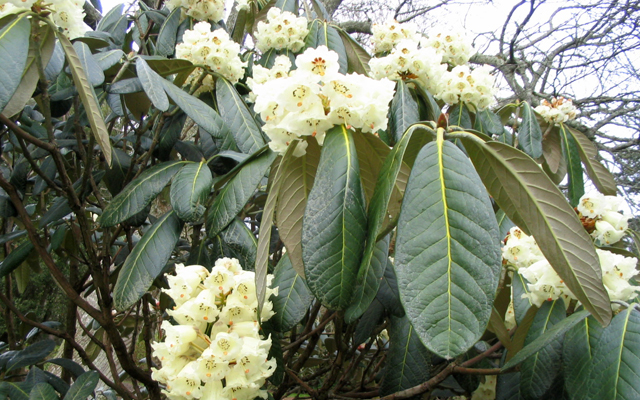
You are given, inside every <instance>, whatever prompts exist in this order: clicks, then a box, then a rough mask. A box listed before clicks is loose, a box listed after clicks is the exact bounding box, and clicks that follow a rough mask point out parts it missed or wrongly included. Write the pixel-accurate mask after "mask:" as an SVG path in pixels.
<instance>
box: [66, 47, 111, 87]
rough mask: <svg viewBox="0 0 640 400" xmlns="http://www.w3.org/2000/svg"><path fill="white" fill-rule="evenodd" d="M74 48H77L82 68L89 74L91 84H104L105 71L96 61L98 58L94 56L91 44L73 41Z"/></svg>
mask: <svg viewBox="0 0 640 400" xmlns="http://www.w3.org/2000/svg"><path fill="white" fill-rule="evenodd" d="M73 48H74V49H75V50H76V54H77V55H78V58H79V59H80V63H81V65H82V69H83V70H84V72H85V73H86V74H87V79H88V80H89V83H90V84H91V86H98V85H102V83H104V72H103V71H102V68H101V67H100V65H99V64H98V63H97V62H96V59H95V58H93V54H91V49H90V48H89V46H87V44H86V43H83V42H80V41H76V42H74V43H73Z"/></svg>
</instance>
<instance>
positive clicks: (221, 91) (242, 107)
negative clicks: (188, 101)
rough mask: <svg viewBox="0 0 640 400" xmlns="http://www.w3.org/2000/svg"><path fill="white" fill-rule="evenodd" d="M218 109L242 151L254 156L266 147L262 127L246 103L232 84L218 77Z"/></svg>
mask: <svg viewBox="0 0 640 400" xmlns="http://www.w3.org/2000/svg"><path fill="white" fill-rule="evenodd" d="M216 99H217V101H218V109H219V110H220V115H221V116H222V119H223V120H224V122H225V124H226V125H227V126H228V127H229V129H230V130H231V132H232V133H233V137H234V138H235V139H236V143H237V144H238V148H239V149H240V151H242V152H243V153H246V154H252V153H255V152H256V151H258V150H259V149H260V148H261V147H262V146H264V145H265V141H264V138H263V137H262V133H261V131H260V125H258V123H257V122H256V120H255V118H254V117H253V114H252V113H251V111H249V107H247V105H246V104H245V103H244V101H243V100H242V98H241V97H240V95H239V94H238V92H237V91H236V89H235V88H234V87H233V85H232V84H231V82H229V81H228V80H226V79H224V78H223V77H221V76H218V77H217V79H216Z"/></svg>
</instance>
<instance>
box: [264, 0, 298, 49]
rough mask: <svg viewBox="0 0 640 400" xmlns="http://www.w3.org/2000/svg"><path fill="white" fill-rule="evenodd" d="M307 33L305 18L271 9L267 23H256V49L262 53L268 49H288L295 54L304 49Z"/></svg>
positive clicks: (276, 8)
mask: <svg viewBox="0 0 640 400" xmlns="http://www.w3.org/2000/svg"><path fill="white" fill-rule="evenodd" d="M308 33H309V29H308V28H307V19H306V18H304V17H296V16H295V15H294V14H293V13H290V12H289V11H282V10H280V9H279V8H278V7H271V8H270V9H269V12H268V13H267V22H266V23H265V22H263V21H260V22H258V29H257V32H256V47H257V48H258V50H260V51H261V52H263V53H264V52H265V51H267V50H269V49H276V50H282V49H289V50H291V51H293V52H294V53H296V52H298V51H300V50H301V49H302V48H303V47H304V39H305V38H306V37H307V34H308Z"/></svg>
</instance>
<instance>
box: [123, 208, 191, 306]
mask: <svg viewBox="0 0 640 400" xmlns="http://www.w3.org/2000/svg"><path fill="white" fill-rule="evenodd" d="M181 231H182V222H181V221H180V219H179V218H178V216H177V215H176V214H175V212H173V211H170V212H168V213H166V214H165V215H163V216H162V217H160V218H158V220H157V221H156V222H155V223H154V224H153V225H152V226H151V227H150V228H149V230H148V231H147V232H145V234H144V236H142V238H141V239H140V241H138V244H136V246H135V247H134V248H133V250H132V251H131V254H129V256H128V257H127V259H126V260H125V262H124V265H123V266H122V269H121V270H120V274H119V275H118V280H117V282H116V284H115V287H114V288H113V304H114V307H115V308H116V309H117V310H126V309H127V308H129V307H131V306H132V305H133V304H135V303H136V302H137V301H138V300H139V299H140V298H141V297H142V295H144V294H145V293H146V292H147V290H149V287H150V286H151V284H152V283H153V281H154V280H155V279H156V278H157V277H158V275H160V273H162V270H163V269H164V267H165V264H166V263H167V261H168V260H169V257H170V256H171V253H172V252H173V248H174V247H175V245H176V243H177V242H178V239H179V238H180V232H181Z"/></svg>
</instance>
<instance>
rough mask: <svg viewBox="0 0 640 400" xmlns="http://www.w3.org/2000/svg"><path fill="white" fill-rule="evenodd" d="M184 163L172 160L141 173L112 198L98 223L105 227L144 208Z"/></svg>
mask: <svg viewBox="0 0 640 400" xmlns="http://www.w3.org/2000/svg"><path fill="white" fill-rule="evenodd" d="M184 164H185V162H183V161H170V162H166V163H162V164H158V165H155V166H153V167H151V168H149V169H148V170H146V171H144V172H143V173H141V174H140V176H138V177H137V178H136V179H134V180H133V181H131V183H129V184H128V185H127V186H126V187H125V188H124V190H123V191H122V192H120V193H119V194H118V195H117V196H116V197H114V198H113V199H112V200H111V202H110V203H109V205H108V206H107V207H106V208H105V209H104V212H103V213H102V215H101V216H100V218H99V219H98V223H100V225H102V226H103V227H109V226H114V225H116V224H119V223H120V222H122V221H125V220H126V219H127V218H129V217H132V216H134V215H136V214H137V213H139V212H140V211H142V210H144V209H145V207H146V206H147V204H149V203H150V202H151V201H152V200H153V199H155V198H156V196H157V195H158V193H160V192H161V191H162V189H164V187H165V186H167V183H169V181H170V180H171V178H173V175H175V174H176V172H178V170H179V169H180V168H182V166H183V165H184Z"/></svg>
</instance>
